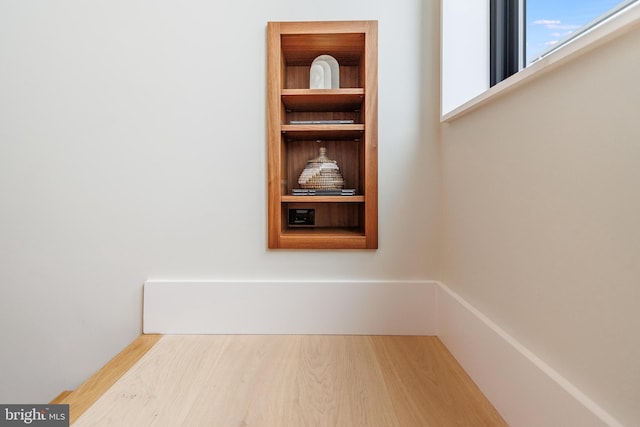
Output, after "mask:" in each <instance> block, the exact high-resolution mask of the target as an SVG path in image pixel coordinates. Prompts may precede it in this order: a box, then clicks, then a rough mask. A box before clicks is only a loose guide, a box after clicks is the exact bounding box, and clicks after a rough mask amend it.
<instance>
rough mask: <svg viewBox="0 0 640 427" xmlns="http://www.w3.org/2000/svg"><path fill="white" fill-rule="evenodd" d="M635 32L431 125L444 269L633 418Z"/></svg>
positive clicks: (638, 375)
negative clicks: (438, 160) (438, 133)
mask: <svg viewBox="0 0 640 427" xmlns="http://www.w3.org/2000/svg"><path fill="white" fill-rule="evenodd" d="M638 45H640V30H635V31H634V32H632V33H630V34H627V35H625V36H623V37H621V38H619V39H617V40H614V41H613V42H610V43H608V44H606V45H604V46H602V47H600V48H598V49H596V50H594V51H592V52H590V53H588V54H585V55H584V56H582V57H580V58H578V59H576V60H574V61H572V62H570V63H567V64H565V65H564V66H562V67H560V68H558V69H556V70H554V71H553V72H551V73H548V74H545V75H544V76H542V77H539V78H537V79H535V80H534V81H531V82H529V83H528V84H525V85H523V86H522V87H520V88H518V89H515V90H514V91H513V92H511V93H509V94H508V95H506V96H502V97H500V98H498V99H496V100H494V101H493V102H491V103H489V104H487V105H484V106H482V107H480V108H479V109H478V110H475V111H473V112H471V113H468V114H467V115H465V116H463V117H460V118H458V119H456V120H454V121H453V122H451V123H450V124H445V125H443V127H442V154H443V166H442V167H443V183H444V184H443V200H444V202H443V209H444V215H443V218H444V232H443V233H444V237H443V240H444V245H443V248H444V251H443V280H444V282H446V283H447V285H449V286H450V287H451V288H452V289H454V290H455V291H456V292H457V293H458V294H460V295H462V296H463V297H464V298H465V299H466V300H467V301H468V302H470V303H471V304H472V305H474V306H475V307H476V308H477V309H479V310H480V311H482V312H483V313H484V314H485V315H486V316H488V317H489V318H490V319H491V320H493V321H494V322H496V323H497V324H498V325H500V326H501V327H502V328H503V329H505V330H506V332H507V333H509V334H510V335H511V336H513V337H514V338H515V339H517V340H518V341H519V342H520V343H522V344H523V345H524V346H526V347H527V348H528V349H529V350H531V351H533V353H535V354H536V355H537V356H538V357H539V358H540V359H542V360H543V361H544V362H546V363H547V364H548V365H550V366H552V367H553V368H554V369H555V370H556V371H557V372H559V373H560V374H561V375H562V376H564V377H565V378H566V379H567V380H569V381H570V382H571V383H573V384H574V385H575V386H577V387H578V388H579V389H580V390H581V391H582V392H584V393H585V394H586V395H587V396H589V397H590V398H591V399H593V400H594V401H595V402H597V403H598V404H599V405H600V406H602V407H603V408H604V409H605V410H606V411H607V412H609V413H610V414H612V415H613V416H615V417H616V418H617V419H619V420H620V421H621V422H622V423H623V424H624V425H629V426H631V425H640V407H639V406H638V402H637V398H638V396H640V365H639V364H638V361H639V360H640V329H639V328H638V325H639V324H640V310H638V302H639V301H640V286H639V283H640V227H639V226H638V220H639V218H640V192H639V191H638V183H639V182H640V167H638V165H640V125H639V122H638V99H639V97H640V89H639V88H638V84H637V76H638V75H640V58H639V57H638V55H637V50H638Z"/></svg>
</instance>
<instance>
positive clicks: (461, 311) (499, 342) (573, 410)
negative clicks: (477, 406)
mask: <svg viewBox="0 0 640 427" xmlns="http://www.w3.org/2000/svg"><path fill="white" fill-rule="evenodd" d="M438 337H439V338H440V340H441V341H442V342H443V343H444V345H445V346H446V347H447V348H448V349H449V351H450V352H451V354H453V356H454V357H455V358H456V360H458V362H459V363H460V365H462V367H463V368H464V369H465V371H467V373H468V374H469V376H470V377H471V378H472V379H473V381H474V382H475V383H476V384H477V385H478V387H479V388H480V390H482V392H483V393H484V395H485V396H487V398H488V399H489V400H490V401H491V403H492V404H493V405H494V406H495V407H496V409H497V410H498V412H500V414H501V415H502V416H503V418H504V419H505V420H506V421H507V423H508V424H509V425H510V426H512V427H521V426H531V427H546V426H549V427H558V426H580V427H590V426H611V427H621V426H622V424H620V422H618V421H617V420H616V419H615V418H614V417H613V416H611V415H610V414H609V413H607V412H606V411H604V410H603V409H602V408H601V407H600V406H598V405H597V404H596V403H595V402H593V401H592V400H591V399H589V398H588V397H587V396H586V395H585V394H584V393H582V392H581V391H580V390H579V389H578V388H576V387H575V386H573V385H572V384H571V383H569V381H567V380H566V379H565V378H563V377H562V376H561V375H560V374H558V373H557V372H556V371H554V370H553V369H552V368H551V367H550V366H549V365H547V364H546V363H544V362H543V361H542V360H540V359H539V358H538V357H536V356H535V355H534V354H533V353H532V352H530V351H529V350H528V349H526V348H525V347H524V346H522V345H521V344H520V343H519V342H517V341H516V340H515V339H513V338H512V337H511V336H509V335H508V334H507V333H505V332H504V331H503V330H502V329H501V328H500V327H498V326H497V325H496V324H495V323H493V322H491V320H489V319H488V318H487V317H486V316H484V315H483V314H482V313H480V312H479V311H478V310H476V309H475V308H474V307H472V306H471V305H470V304H469V303H467V302H466V301H465V300H463V299H462V298H461V297H460V296H459V295H457V294H456V293H454V292H453V291H451V289H449V288H448V287H447V286H445V285H444V284H442V283H440V284H439V289H438Z"/></svg>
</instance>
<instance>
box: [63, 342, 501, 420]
mask: <svg viewBox="0 0 640 427" xmlns="http://www.w3.org/2000/svg"><path fill="white" fill-rule="evenodd" d="M72 395H73V393H72ZM72 410H73V408H72ZM504 425H506V424H505V422H504V421H503V420H502V418H501V417H500V415H499V414H498V413H497V412H496V411H495V409H494V408H493V407H492V406H491V404H490V403H489V402H488V401H487V400H486V398H485V397H484V396H483V395H482V394H481V393H480V391H479V390H478V388H477V387H476V386H475V384H474V383H473V382H472V381H471V380H470V379H469V377H468V376H467V375H466V373H465V372H464V371H463V370H462V368H461V367H460V366H459V365H458V364H457V363H456V362H455V360H454V359H453V358H452V356H451V355H450V354H449V352H448V351H447V350H446V348H445V347H444V346H443V345H442V343H441V342H440V340H439V339H438V338H436V337H403V336H384V337H383V336H373V337H369V336H318V335H311V336H280V335H260V336H247V335H244V336H242V335H241V336H219V335H204V336H203V335H187V336H171V335H168V336H163V337H162V338H160V339H159V340H158V341H157V342H156V343H155V345H153V347H152V348H151V349H150V350H149V351H148V352H147V353H146V354H145V355H144V356H142V358H141V359H140V360H139V361H138V362H137V363H136V364H134V365H133V366H132V367H131V368H130V369H128V371H127V372H126V373H125V374H124V375H123V376H122V377H121V378H120V379H119V380H118V381H116V382H115V384H114V385H113V386H112V387H111V388H109V389H108V390H107V391H106V392H105V393H104V394H102V396H101V397H100V398H99V399H98V400H97V401H96V402H95V403H94V404H93V405H92V406H91V407H89V408H88V409H87V410H86V412H84V413H83V414H82V415H81V416H80V417H79V418H78V420H77V422H75V423H74V424H73V426H74V427H81V426H91V427H95V426H118V427H127V426H135V427H140V426H172V427H173V426H180V427H182V426H197V427H199V426H207V427H209V426H223V427H250V426H251V427H252V426H256V427H272V426H273V427H284V426H291V427H305V426H310V427H321V426H327V427H329V426H330V427H336V426H345V427H360V426H362V427H376V426H380V427H393V426H402V427H405V426H406V427H419V426H438V427H445V426H465V427H467V426H504Z"/></svg>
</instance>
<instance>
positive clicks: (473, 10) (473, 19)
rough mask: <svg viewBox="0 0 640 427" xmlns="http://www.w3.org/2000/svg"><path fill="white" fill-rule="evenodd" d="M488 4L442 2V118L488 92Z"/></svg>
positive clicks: (473, 0)
mask: <svg viewBox="0 0 640 427" xmlns="http://www.w3.org/2000/svg"><path fill="white" fill-rule="evenodd" d="M489 18H490V15H489V2H488V1H478V0H447V1H443V2H442V18H441V25H442V51H441V67H442V107H441V114H442V115H445V114H447V113H449V112H451V111H452V110H454V109H456V108H457V107H459V106H461V105H462V104H464V103H466V102H467V101H469V100H471V99H472V98H474V97H476V96H478V95H480V94H481V93H482V92H484V91H486V90H487V89H489V68H490V61H489V54H490V49H489Z"/></svg>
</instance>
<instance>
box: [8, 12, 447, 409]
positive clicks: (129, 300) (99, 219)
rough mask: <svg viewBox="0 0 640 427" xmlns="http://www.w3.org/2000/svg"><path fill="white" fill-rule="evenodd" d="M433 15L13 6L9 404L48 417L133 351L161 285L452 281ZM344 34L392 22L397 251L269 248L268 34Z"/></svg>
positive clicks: (383, 204)
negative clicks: (444, 238)
mask: <svg viewBox="0 0 640 427" xmlns="http://www.w3.org/2000/svg"><path fill="white" fill-rule="evenodd" d="M424 3H426V4H423V2H421V1H420V0H403V1H400V2H386V1H382V0H380V1H368V0H367V1H365V0H353V1H349V2H344V1H339V0H325V1H316V0H313V1H304V2H303V1H299V0H270V1H266V2H263V1H246V0H245V1H237V2H225V3H222V2H211V1H197V0H190V1H181V2H174V1H167V0H163V1H144V0H133V1H132V0H126V1H125V0H117V1H109V2H85V1H81V0H59V1H56V2H49V1H44V0H39V1H30V2H18V1H13V2H1V3H0V204H1V205H0V206H1V209H0V342H2V352H0V366H2V371H3V373H2V379H1V380H0V402H4V403H11V402H46V401H48V400H49V399H51V398H53V397H54V396H55V395H56V394H57V393H58V392H60V391H62V390H63V389H73V388H75V387H77V385H78V384H79V383H80V382H81V381H83V380H84V379H86V378H87V377H88V376H89V375H90V374H91V373H93V372H94V371H95V370H97V369H98V368H99V367H100V366H101V365H103V364H104V363H105V362H106V361H107V360H108V359H109V358H110V357H112V356H113V355H115V354H116V353H117V351H119V350H120V349H122V348H123V347H124V346H125V345H126V344H127V343H129V342H130V341H131V340H133V339H134V338H135V337H136V336H137V335H138V334H139V333H140V326H141V306H142V304H141V294H142V284H143V282H144V281H145V280H146V279H177V280H189V279H213V280H221V279H230V280H261V279H264V280H280V279H283V280H284V279H287V280H298V279H304V280H331V279H340V280H351V279H358V280H374V281H375V280H419V279H426V278H433V277H434V276H437V267H438V265H439V262H438V259H437V256H438V244H437V243H438V227H437V224H438V212H439V205H438V201H439V193H438V168H437V154H438V151H437V142H438V137H437V133H438V129H437V126H435V123H437V122H436V120H437V114H438V95H437V94H438V90H437V83H438V61H437V60H435V58H436V57H435V56H434V55H436V54H437V44H435V43H437V30H438V28H437V26H436V27H431V28H427V29H424V31H423V29H422V28H421V17H422V16H423V14H426V15H428V16H434V17H437V16H439V11H438V10H437V5H433V4H432V3H436V2H424ZM423 8H424V10H423ZM334 19H336V20H338V19H340V20H341V19H377V20H379V40H380V42H379V59H380V66H379V102H380V105H379V107H380V108H379V111H380V116H379V145H380V148H379V155H380V160H379V161H380V165H379V177H380V194H379V196H380V249H379V250H378V251H350V252H344V251H324V252H322V251H298V252H295V251H268V250H267V249H266V246H267V244H266V228H267V227H266V203H267V200H266V139H265V138H266V129H265V123H266V122H265V116H266V111H265V91H266V76H265V64H266V57H265V45H266V40H265V35H266V23H267V21H270V20H274V21H277V20H334ZM434 22H435V21H434ZM425 50H426V51H427V52H430V53H429V54H428V55H426V56H424V55H422V54H421V53H422V52H425ZM425 57H426V59H425ZM421 117H429V119H428V120H421V119H420V118H421ZM424 183H428V184H427V185H426V187H425V185H424ZM407 194H411V195H412V196H411V197H410V198H408V197H406V195H407ZM329 266H330V267H329ZM323 267H325V268H323Z"/></svg>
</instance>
